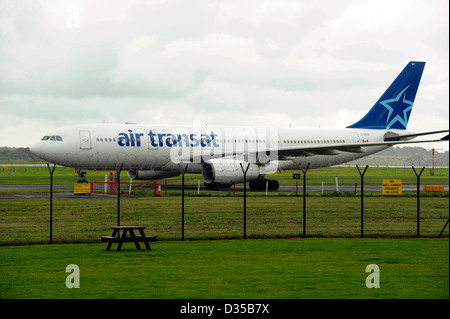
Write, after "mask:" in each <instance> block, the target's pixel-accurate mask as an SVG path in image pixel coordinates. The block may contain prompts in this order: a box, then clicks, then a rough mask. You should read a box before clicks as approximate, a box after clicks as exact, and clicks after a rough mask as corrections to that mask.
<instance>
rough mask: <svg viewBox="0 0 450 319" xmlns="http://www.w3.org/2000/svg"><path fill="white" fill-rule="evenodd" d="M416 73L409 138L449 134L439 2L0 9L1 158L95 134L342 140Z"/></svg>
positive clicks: (59, 1)
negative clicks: (108, 128)
mask: <svg viewBox="0 0 450 319" xmlns="http://www.w3.org/2000/svg"><path fill="white" fill-rule="evenodd" d="M413 60H415V61H426V63H427V64H426V66H425V70H424V74H423V77H422V81H421V85H420V87H419V91H418V93H417V97H416V100H415V103H414V108H413V111H412V114H411V117H410V121H409V125H408V129H409V130H413V131H427V130H437V129H447V128H448V127H449V1H448V0H416V1H414V0H387V1H385V0H339V1H336V0H308V1H303V0H302V1H285V0H276V1H275V0H271V1H267V0H266V1H264V0H249V1H246V0H227V1H214V0H196V1H187V0H167V1H164V0H154V1H138V0H133V1H111V0H104V1H70V0H54V1H44V0H42V1H36V0H33V1H26V0H23V1H22V0H21V1H17V0H15V1H3V0H0V146H10V147H28V146H30V145H31V144H33V143H34V142H36V141H37V140H39V139H40V138H41V137H42V136H44V134H46V133H47V132H49V131H51V130H53V129H55V128H59V127H63V126H67V125H72V124H83V123H92V122H115V123H122V122H137V123H158V124H160V123H164V124H166V123H167V124H186V125H193V123H194V121H196V122H197V123H198V122H201V123H204V124H210V125H248V124H251V125H277V126H289V125H292V126H307V127H318V126H320V127H345V126H347V125H350V124H353V123H354V122H356V121H357V120H359V119H360V118H361V117H362V116H363V115H365V114H366V112H367V111H368V110H369V109H370V108H371V107H372V105H373V104H374V103H375V102H376V101H377V100H378V98H379V97H380V96H381V94H382V93H383V92H384V90H385V89H386V88H387V87H388V86H389V84H390V83H391V82H392V81H393V80H394V78H395V77H396V76H397V75H398V73H400V71H401V70H402V69H403V68H404V66H405V65H406V64H407V63H408V62H409V61H413ZM438 147H439V148H444V149H448V143H446V144H445V146H443V145H440V146H438Z"/></svg>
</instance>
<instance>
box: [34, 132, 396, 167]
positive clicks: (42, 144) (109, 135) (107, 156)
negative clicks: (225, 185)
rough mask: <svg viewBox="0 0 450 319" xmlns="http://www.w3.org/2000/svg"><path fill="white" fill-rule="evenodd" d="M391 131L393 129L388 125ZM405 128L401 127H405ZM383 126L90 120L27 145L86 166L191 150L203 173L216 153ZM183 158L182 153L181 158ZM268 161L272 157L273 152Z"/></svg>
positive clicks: (134, 163) (325, 162)
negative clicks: (194, 124)
mask: <svg viewBox="0 0 450 319" xmlns="http://www.w3.org/2000/svg"><path fill="white" fill-rule="evenodd" d="M390 131H395V130H390ZM403 132H404V131H403ZM385 133H386V130H369V129H325V128H317V129H312V128H309V129H308V128H272V127H209V126H201V127H200V126H198V127H182V126H169V125H144V124H90V125H78V126H71V127H67V128H63V129H58V130H55V131H53V132H51V133H49V134H48V136H46V137H45V138H44V139H42V140H41V141H39V142H38V143H36V144H34V145H33V146H32V147H31V150H32V152H33V153H35V154H36V155H38V156H40V157H41V158H43V159H45V160H47V161H49V162H52V163H56V164H59V165H63V166H68V167H74V168H84V169H90V170H113V169H117V168H118V167H119V166H120V165H122V164H123V169H126V170H162V171H176V170H179V166H178V163H179V162H180V161H179V160H180V158H183V156H186V154H189V153H190V154H191V156H190V161H191V163H192V165H189V168H188V171H189V172H201V170H202V164H201V163H202V162H203V160H205V159H207V158H213V157H214V156H217V155H219V154H222V155H220V156H219V157H223V154H229V155H235V156H240V155H242V154H244V153H248V152H252V151H253V152H261V154H262V153H264V154H265V153H266V151H271V152H272V153H273V152H275V153H276V151H277V150H280V153H281V151H282V150H283V149H289V148H291V149H292V148H295V147H297V146H298V147H305V146H308V147H311V148H314V147H321V146H327V145H339V146H341V147H342V145H344V146H345V145H346V144H349V145H350V144H353V143H365V142H366V141H367V143H369V142H370V143H374V142H382V141H383V139H384V134H385ZM387 147H389V146H385V145H382V146H367V147H362V148H360V151H359V152H354V151H349V152H347V151H345V150H333V152H324V153H323V154H320V151H319V152H312V153H308V152H303V153H302V154H299V155H298V156H295V154H294V155H290V156H285V155H283V156H280V157H279V158H278V159H277V168H278V169H300V168H302V167H305V166H306V165H307V164H308V163H309V164H310V167H311V168H318V167H326V166H332V165H337V164H341V163H344V162H348V161H351V160H355V159H358V158H361V157H364V156H367V155H370V154H373V153H375V152H379V151H381V150H383V149H385V148H387ZM185 160H186V158H185ZM271 161H272V162H273V161H274V158H273V156H272V157H271Z"/></svg>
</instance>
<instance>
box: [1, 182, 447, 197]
mask: <svg viewBox="0 0 450 319" xmlns="http://www.w3.org/2000/svg"><path fill="white" fill-rule="evenodd" d="M247 187H248V186H247ZM381 188H382V187H381V185H364V191H380V192H381ZM243 189H244V186H243V185H238V186H236V192H243ZM151 190H152V191H153V186H151ZM170 190H181V186H171V187H170V188H169V189H168V191H169V192H170ZM185 190H191V191H198V186H185ZM360 190H361V188H360V186H359V185H358V186H357V188H356V191H357V192H360ZM416 190H417V186H416V185H402V191H403V192H412V191H416ZM421 190H422V186H421ZM448 190H449V185H444V191H445V192H447V191H448ZM5 191H7V192H5ZM29 191H31V192H29ZM205 191H230V192H232V191H233V187H230V188H227V189H224V188H219V189H206V187H204V186H201V187H200V192H205ZM247 191H250V190H249V188H247ZM295 191H296V187H295V186H280V188H279V189H278V190H277V191H276V192H295ZM302 191H303V185H301V184H299V185H298V193H299V194H301V193H302ZM322 191H324V192H336V191H339V192H354V191H355V186H354V185H339V187H338V188H336V186H335V185H324V186H322V185H311V186H306V192H322ZM49 192H50V185H0V199H27V198H48V197H49ZM251 192H255V191H251ZM256 192H259V193H264V192H265V191H256ZM270 192H273V191H270ZM124 195H126V194H124ZM53 196H54V198H80V197H81V198H83V197H91V198H104V199H108V198H114V197H115V195H113V194H104V193H99V192H96V193H93V194H91V196H83V195H81V196H80V195H74V194H73V185H53ZM151 196H153V193H152V194H151Z"/></svg>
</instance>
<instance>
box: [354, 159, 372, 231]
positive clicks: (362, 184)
mask: <svg viewBox="0 0 450 319" xmlns="http://www.w3.org/2000/svg"><path fill="white" fill-rule="evenodd" d="M368 167H369V165H366V168H365V169H364V171H363V172H362V173H361V171H360V170H359V166H358V165H356V168H357V169H358V172H359V175H360V176H361V238H363V237H364V174H365V173H366V171H367V168H368Z"/></svg>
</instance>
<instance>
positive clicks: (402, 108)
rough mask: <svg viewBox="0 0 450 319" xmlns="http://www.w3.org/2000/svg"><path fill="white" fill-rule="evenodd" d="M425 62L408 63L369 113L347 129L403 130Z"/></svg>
mask: <svg viewBox="0 0 450 319" xmlns="http://www.w3.org/2000/svg"><path fill="white" fill-rule="evenodd" d="M424 67H425V62H409V63H408V64H407V65H406V67H405V68H404V69H403V71H402V72H401V73H400V74H399V75H398V76H397V78H396V79H395V80H394V82H392V84H391V85H390V86H389V88H388V89H387V90H386V92H384V94H383V95H382V96H381V97H380V99H379V100H378V101H377V103H375V105H374V106H373V107H372V108H371V109H370V111H369V112H368V113H367V114H366V115H365V116H364V117H363V118H362V119H361V120H359V121H358V122H356V123H355V124H353V125H350V126H347V127H348V128H367V129H400V130H405V129H406V126H407V124H408V120H409V116H410V114H411V110H412V107H413V103H414V99H415V97H416V93H417V89H418V87H419V83H420V78H421V77H422V72H423V68H424Z"/></svg>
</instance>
